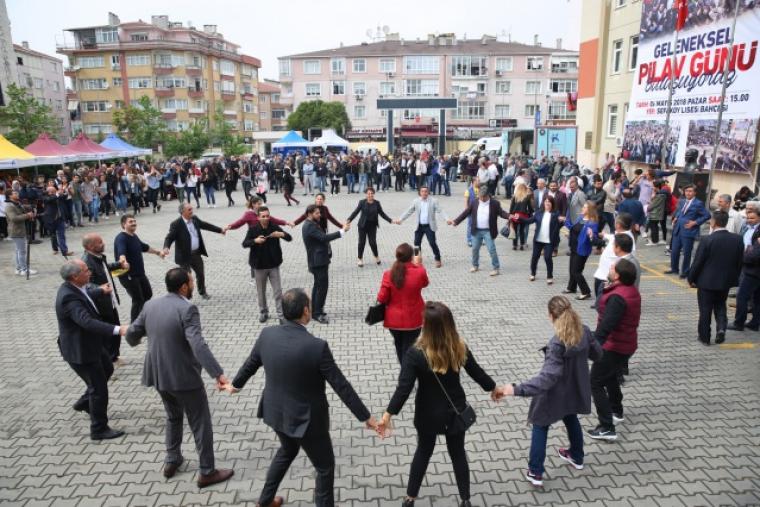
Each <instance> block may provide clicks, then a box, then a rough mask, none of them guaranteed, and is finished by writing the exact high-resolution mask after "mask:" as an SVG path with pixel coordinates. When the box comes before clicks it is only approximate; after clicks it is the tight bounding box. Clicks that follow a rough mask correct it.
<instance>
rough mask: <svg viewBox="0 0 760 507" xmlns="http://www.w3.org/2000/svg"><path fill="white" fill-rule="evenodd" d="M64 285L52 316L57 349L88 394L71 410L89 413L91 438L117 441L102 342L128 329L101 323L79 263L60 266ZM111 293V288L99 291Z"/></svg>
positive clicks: (109, 369)
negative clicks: (111, 423)
mask: <svg viewBox="0 0 760 507" xmlns="http://www.w3.org/2000/svg"><path fill="white" fill-rule="evenodd" d="M60 273H61V278H63V280H64V282H63V283H62V284H61V286H60V287H59V288H58V295H57V297H56V300H55V314H56V317H57V318H58V347H59V348H60V350H61V356H63V359H64V361H66V362H67V363H69V366H71V369H72V370H74V371H75V372H76V374H77V375H79V377H80V378H81V379H82V380H83V381H84V383H85V384H86V385H87V390H86V391H85V393H84V394H83V395H82V397H81V398H80V399H79V401H77V402H76V403H75V404H74V410H77V411H82V412H89V413H90V438H92V439H93V440H104V439H111V438H118V437H120V436H122V435H124V432H123V431H118V430H113V429H111V428H110V427H109V426H108V378H109V377H110V376H111V374H112V373H113V365H112V364H111V359H110V358H109V357H108V354H107V353H106V351H105V349H104V347H103V340H105V339H106V338H108V337H110V336H113V335H122V336H123V335H124V333H126V331H127V326H116V325H114V324H110V323H108V322H104V321H103V318H102V317H101V315H100V314H98V310H97V307H96V306H95V302H94V301H93V299H92V298H93V296H95V297H97V294H96V293H95V292H91V291H88V290H87V288H86V286H87V283H88V282H89V280H90V270H89V268H88V267H87V264H85V263H84V262H83V261H81V260H73V261H67V262H66V263H65V264H64V265H63V266H61V271H60ZM99 290H100V291H102V292H103V293H106V294H108V293H110V291H111V287H110V286H108V285H103V286H101V287H100V288H99Z"/></svg>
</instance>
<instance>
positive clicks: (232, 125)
mask: <svg viewBox="0 0 760 507" xmlns="http://www.w3.org/2000/svg"><path fill="white" fill-rule="evenodd" d="M224 123H226V124H227V126H229V127H230V128H231V129H232V130H237V129H238V122H237V120H224Z"/></svg>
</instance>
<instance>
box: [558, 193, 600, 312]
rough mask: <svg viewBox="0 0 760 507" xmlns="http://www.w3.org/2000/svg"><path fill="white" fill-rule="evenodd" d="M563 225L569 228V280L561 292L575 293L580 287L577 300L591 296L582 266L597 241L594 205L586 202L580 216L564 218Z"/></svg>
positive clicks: (597, 224) (597, 223) (596, 221)
mask: <svg viewBox="0 0 760 507" xmlns="http://www.w3.org/2000/svg"><path fill="white" fill-rule="evenodd" d="M565 227H567V228H568V229H570V240H569V244H570V280H568V282H567V289H565V290H563V291H562V293H563V294H575V292H576V291H577V290H578V289H580V290H581V294H580V295H579V296H578V297H576V298H575V299H577V300H580V301H582V300H584V299H588V298H590V297H591V289H590V288H589V286H588V283H587V282H586V278H584V276H583V268H585V267H586V261H587V260H588V258H589V256H590V255H591V249H592V246H593V245H595V244H596V243H597V242H598V241H599V218H598V216H597V213H596V205H595V204H594V203H593V202H586V204H584V205H583V208H582V209H581V216H579V217H578V219H577V220H576V221H575V223H573V222H571V221H570V216H568V217H567V218H566V219H565Z"/></svg>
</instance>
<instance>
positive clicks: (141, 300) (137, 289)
mask: <svg viewBox="0 0 760 507" xmlns="http://www.w3.org/2000/svg"><path fill="white" fill-rule="evenodd" d="M119 281H120V282H121V285H122V287H124V289H125V290H126V291H127V294H129V297H131V298H132V309H131V310H130V313H129V315H130V322H134V320H135V319H136V318H137V316H138V315H140V312H141V311H142V308H143V306H144V305H145V302H146V301H147V300H149V299H150V298H152V297H153V289H151V287H150V282H149V281H148V277H147V276H145V275H126V276H120V277H119Z"/></svg>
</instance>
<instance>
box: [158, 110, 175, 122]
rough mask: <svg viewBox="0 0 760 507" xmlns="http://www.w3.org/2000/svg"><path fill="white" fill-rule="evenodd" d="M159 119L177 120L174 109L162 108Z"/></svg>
mask: <svg viewBox="0 0 760 507" xmlns="http://www.w3.org/2000/svg"><path fill="white" fill-rule="evenodd" d="M161 118H163V119H164V120H175V119H177V110H176V109H174V108H163V109H161Z"/></svg>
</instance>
